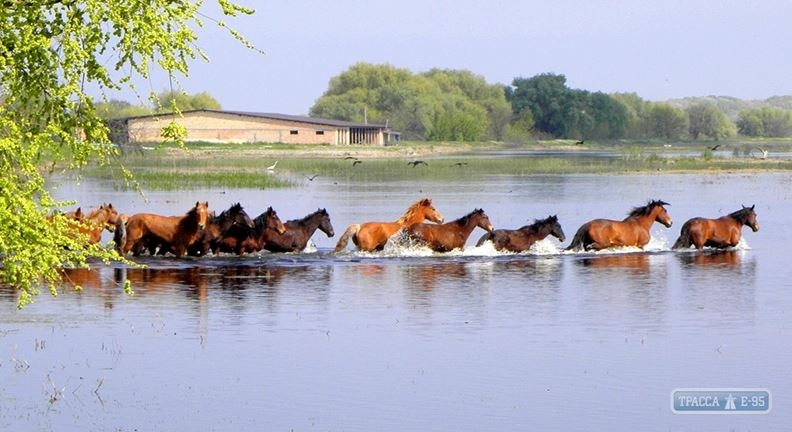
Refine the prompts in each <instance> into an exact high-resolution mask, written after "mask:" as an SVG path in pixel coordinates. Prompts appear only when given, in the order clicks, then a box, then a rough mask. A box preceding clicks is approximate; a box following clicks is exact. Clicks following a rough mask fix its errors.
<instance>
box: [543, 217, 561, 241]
mask: <svg viewBox="0 0 792 432" xmlns="http://www.w3.org/2000/svg"><path fill="white" fill-rule="evenodd" d="M546 221H547V223H548V224H550V225H551V227H552V228H551V230H550V235H552V236H554V237H555V238H557V239H558V241H560V242H563V241H564V240H566V235H564V230H562V229H561V224H560V223H558V215H553V216H550V217H548V218H547V219H546Z"/></svg>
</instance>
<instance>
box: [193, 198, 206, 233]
mask: <svg viewBox="0 0 792 432" xmlns="http://www.w3.org/2000/svg"><path fill="white" fill-rule="evenodd" d="M193 211H194V212H195V216H196V218H197V219H198V229H204V228H206V222H207V221H208V220H209V201H204V202H198V201H196V202H195V208H193Z"/></svg>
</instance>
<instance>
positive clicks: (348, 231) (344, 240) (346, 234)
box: [333, 224, 360, 253]
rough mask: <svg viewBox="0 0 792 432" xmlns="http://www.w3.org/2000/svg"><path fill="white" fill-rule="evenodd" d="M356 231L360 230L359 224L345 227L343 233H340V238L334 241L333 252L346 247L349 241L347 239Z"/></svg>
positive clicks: (355, 233)
mask: <svg viewBox="0 0 792 432" xmlns="http://www.w3.org/2000/svg"><path fill="white" fill-rule="evenodd" d="M358 231H360V224H352V225H350V226H349V227H347V229H346V231H344V234H343V235H341V238H339V239H338V243H336V247H335V250H334V251H333V252H335V253H339V252H341V251H343V250H344V249H346V247H347V243H349V239H350V238H351V237H353V236H355V235H357V233H358Z"/></svg>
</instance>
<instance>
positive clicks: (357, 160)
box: [352, 159, 363, 166]
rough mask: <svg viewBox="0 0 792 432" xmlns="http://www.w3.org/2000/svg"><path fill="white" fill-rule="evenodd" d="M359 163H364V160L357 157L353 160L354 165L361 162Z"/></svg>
mask: <svg viewBox="0 0 792 432" xmlns="http://www.w3.org/2000/svg"><path fill="white" fill-rule="evenodd" d="M359 163H363V161H362V160H360V159H355V160H354V161H353V162H352V166H355V165H357V164H359Z"/></svg>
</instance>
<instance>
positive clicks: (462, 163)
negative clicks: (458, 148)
mask: <svg viewBox="0 0 792 432" xmlns="http://www.w3.org/2000/svg"><path fill="white" fill-rule="evenodd" d="M465 165H467V162H457V163H455V164H454V165H452V166H458V167H462V166H465Z"/></svg>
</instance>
